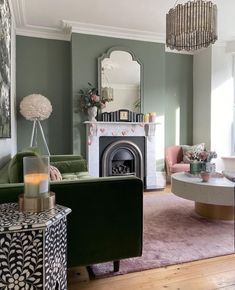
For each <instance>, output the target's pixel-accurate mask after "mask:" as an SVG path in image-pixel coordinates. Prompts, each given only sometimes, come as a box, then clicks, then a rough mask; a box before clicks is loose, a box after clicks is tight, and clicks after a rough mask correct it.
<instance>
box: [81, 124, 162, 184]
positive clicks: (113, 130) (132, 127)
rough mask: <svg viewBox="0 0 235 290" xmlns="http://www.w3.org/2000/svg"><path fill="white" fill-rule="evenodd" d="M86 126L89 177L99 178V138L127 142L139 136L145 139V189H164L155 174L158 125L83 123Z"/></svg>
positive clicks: (160, 180)
mask: <svg viewBox="0 0 235 290" xmlns="http://www.w3.org/2000/svg"><path fill="white" fill-rule="evenodd" d="M85 125H86V143H87V145H86V148H87V161H88V170H89V174H90V175H91V176H96V177H99V176H101V175H102V174H101V170H100V168H101V167H102V166H101V159H102V158H100V137H102V136H110V137H114V136H115V137H120V138H119V140H123V141H125V140H127V139H128V138H129V137H132V136H140V137H144V139H145V152H143V155H144V164H145V170H144V172H145V173H144V175H145V178H144V179H145V187H146V189H156V188H162V187H164V182H162V179H161V178H160V179H158V178H157V174H156V155H157V152H156V150H157V146H156V144H157V143H156V142H157V137H156V131H157V128H158V126H161V124H158V123H131V122H85ZM129 139H130V138H129Z"/></svg>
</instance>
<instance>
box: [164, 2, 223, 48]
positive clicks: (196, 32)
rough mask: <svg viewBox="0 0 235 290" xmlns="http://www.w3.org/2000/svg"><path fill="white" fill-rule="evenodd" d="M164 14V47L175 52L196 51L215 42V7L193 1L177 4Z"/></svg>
mask: <svg viewBox="0 0 235 290" xmlns="http://www.w3.org/2000/svg"><path fill="white" fill-rule="evenodd" d="M177 2H178V0H177V1H176V2H175V5H174V7H173V8H171V9H170V10H169V12H168V13H167V14H166V46H167V47H170V49H177V50H187V51H190V50H192V51H193V50H197V49H201V48H203V47H208V46H209V45H210V44H212V43H215V41H216V40H217V38H218V37H217V6H216V5H215V4H213V3H212V2H211V1H204V0H194V1H188V2H187V3H185V4H178V5H177V6H176V4H177Z"/></svg>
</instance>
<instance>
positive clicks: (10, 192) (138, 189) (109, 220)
mask: <svg viewBox="0 0 235 290" xmlns="http://www.w3.org/2000/svg"><path fill="white" fill-rule="evenodd" d="M15 159H17V158H15ZM72 160H74V161H75V160H80V162H78V163H79V166H78V168H76V162H72V163H73V164H72V166H70V165H71V164H70V161H72ZM51 161H53V162H57V165H59V163H60V162H62V163H63V162H64V163H65V164H63V166H62V168H66V171H69V170H70V169H69V168H70V167H71V170H72V171H73V172H62V173H65V174H68V173H72V174H74V173H75V175H77V176H78V178H77V179H75V180H62V181H55V182H51V184H50V190H51V191H53V192H55V193H56V202H57V204H60V205H64V206H66V207H69V208H71V209H72V213H71V214H69V216H68V227H67V230H68V266H69V267H72V266H82V265H92V264H96V263H102V262H106V261H118V260H120V259H125V258H129V257H136V256H141V254H142V232H143V184H142V181H141V180H140V179H138V178H136V177H105V178H89V177H88V176H86V175H87V174H86V172H84V170H85V169H86V162H85V160H83V159H82V157H81V156H74V155H58V156H51ZM20 162H22V156H21V157H20V158H19V159H18V160H14V159H13V160H11V161H10V162H9V163H8V164H6V165H5V166H4V167H3V168H2V169H0V203H6V202H17V200H18V196H19V194H20V193H22V192H23V190H24V187H23V183H22V182H18V183H16V182H10V180H9V175H12V171H13V172H14V173H13V175H17V174H16V173H17V171H18V170H21V171H22V164H21V165H20V166H18V168H17V169H16V168H14V167H15V166H14V164H18V165H19V164H20ZM66 162H67V164H66ZM82 163H83V165H82ZM12 164H13V166H12ZM71 170H70V171H71ZM81 171H82V172H81ZM79 176H80V178H79ZM12 178H13V177H12V176H11V180H12ZM13 180H14V178H13ZM21 181H22V180H21Z"/></svg>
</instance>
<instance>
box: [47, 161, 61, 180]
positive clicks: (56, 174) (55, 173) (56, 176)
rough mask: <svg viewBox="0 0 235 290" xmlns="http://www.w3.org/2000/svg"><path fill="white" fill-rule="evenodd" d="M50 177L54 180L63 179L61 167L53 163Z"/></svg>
mask: <svg viewBox="0 0 235 290" xmlns="http://www.w3.org/2000/svg"><path fill="white" fill-rule="evenodd" d="M50 179H51V180H52V181H56V180H57V181H58V180H62V176H61V173H60V171H59V169H58V168H56V167H55V166H52V165H50Z"/></svg>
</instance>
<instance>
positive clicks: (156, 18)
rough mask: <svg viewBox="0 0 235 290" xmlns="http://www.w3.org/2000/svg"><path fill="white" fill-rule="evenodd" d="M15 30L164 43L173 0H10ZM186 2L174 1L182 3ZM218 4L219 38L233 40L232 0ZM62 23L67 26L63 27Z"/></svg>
mask: <svg viewBox="0 0 235 290" xmlns="http://www.w3.org/2000/svg"><path fill="white" fill-rule="evenodd" d="M11 1H12V6H13V11H14V15H15V19H16V25H17V33H18V34H23V35H30V36H33V35H34V36H39V37H46V38H58V39H67V40H69V35H70V34H69V32H70V31H69V29H71V30H72V31H74V32H80V33H90V34H99V35H107V36H114V37H123V38H133V39H141V40H149V41H160V42H164V39H165V15H166V13H167V11H168V10H169V9H170V8H171V7H172V6H173V5H174V3H175V0H11ZM185 2H186V1H180V0H179V1H178V3H185ZM213 3H216V4H217V7H218V36H219V40H220V41H223V42H224V41H228V40H235V17H234V11H235V0H213ZM64 26H66V27H67V28H69V29H66V30H63V27H64Z"/></svg>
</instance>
